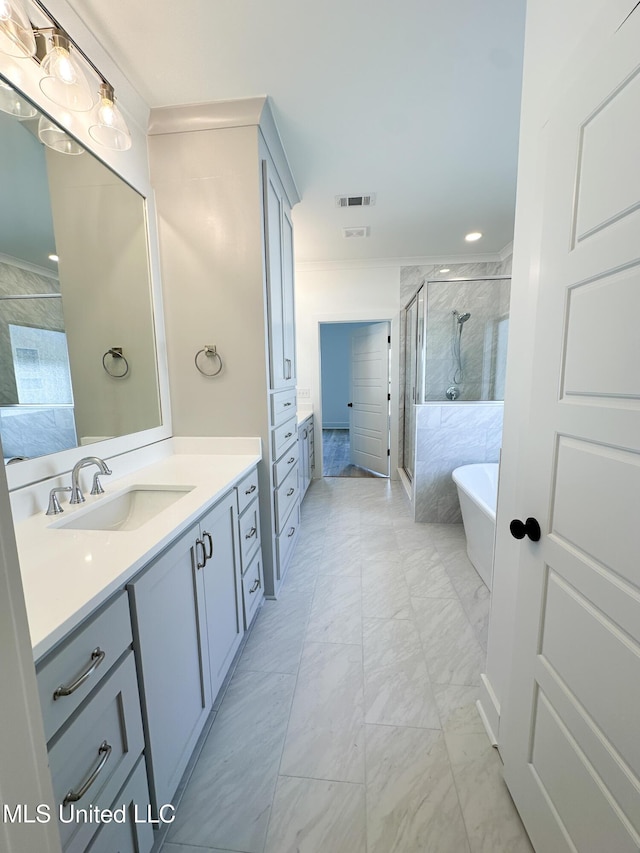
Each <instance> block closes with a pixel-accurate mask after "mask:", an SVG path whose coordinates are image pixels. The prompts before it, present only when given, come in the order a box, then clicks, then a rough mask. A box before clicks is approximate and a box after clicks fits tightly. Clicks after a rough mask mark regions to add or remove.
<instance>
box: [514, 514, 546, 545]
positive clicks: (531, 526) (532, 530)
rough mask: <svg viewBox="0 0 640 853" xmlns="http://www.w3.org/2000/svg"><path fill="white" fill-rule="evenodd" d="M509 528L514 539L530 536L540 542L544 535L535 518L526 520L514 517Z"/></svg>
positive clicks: (532, 539) (533, 540)
mask: <svg viewBox="0 0 640 853" xmlns="http://www.w3.org/2000/svg"><path fill="white" fill-rule="evenodd" d="M509 530H510V531H511V535H512V536H513V538H514V539H524V537H525V536H528V537H529V539H531V541H532V542H539V541H540V536H541V535H542V533H541V530H540V525H539V524H538V522H537V521H536V519H535V518H528V519H527V520H526V521H520V519H519V518H514V519H513V521H512V522H511V524H510V525H509Z"/></svg>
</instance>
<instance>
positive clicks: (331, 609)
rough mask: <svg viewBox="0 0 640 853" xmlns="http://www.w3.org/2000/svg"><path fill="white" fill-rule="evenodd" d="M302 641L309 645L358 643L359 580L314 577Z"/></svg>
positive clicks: (359, 619)
mask: <svg viewBox="0 0 640 853" xmlns="http://www.w3.org/2000/svg"><path fill="white" fill-rule="evenodd" d="M306 639H307V642H310V643H346V644H351V643H362V587H361V581H360V578H358V577H342V576H339V575H318V579H317V581H316V587H315V592H314V596H313V604H312V606H311V615H310V616H309V624H308V625H307V635H306Z"/></svg>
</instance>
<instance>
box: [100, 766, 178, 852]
mask: <svg viewBox="0 0 640 853" xmlns="http://www.w3.org/2000/svg"><path fill="white" fill-rule="evenodd" d="M110 808H111V810H112V811H113V812H114V813H117V815H118V818H120V816H121V815H124V822H123V823H115V822H113V823H108V824H104V825H103V826H101V828H100V829H99V830H98V832H97V833H96V836H95V838H94V839H93V841H92V842H91V844H90V846H89V847H88V848H87V853H149V851H150V850H151V848H152V847H153V842H154V836H153V825H152V824H151V823H148V822H147V821H148V820H149V818H148V814H149V813H148V811H147V810H148V809H149V789H148V786H147V771H146V768H145V763H144V758H142V757H141V758H139V759H138V763H137V765H136V769H135V770H134V771H133V773H132V774H131V776H130V777H129V779H128V780H127V782H126V783H125V786H124V788H123V789H122V790H121V791H120V792H119V794H118V795H117V797H116V799H115V801H114V802H113V803H112V804H111V806H110ZM116 810H117V812H116ZM172 814H173V812H172V811H171V809H167V810H166V815H165V816H166V818H167V819H170V818H171V816H172Z"/></svg>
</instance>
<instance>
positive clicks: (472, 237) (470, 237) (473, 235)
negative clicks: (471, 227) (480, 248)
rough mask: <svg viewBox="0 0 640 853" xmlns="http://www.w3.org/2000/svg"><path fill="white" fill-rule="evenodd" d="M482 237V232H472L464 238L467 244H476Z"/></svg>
mask: <svg viewBox="0 0 640 853" xmlns="http://www.w3.org/2000/svg"><path fill="white" fill-rule="evenodd" d="M481 237H482V232H481V231H472V232H471V233H470V234H467V236H466V237H465V238H464V239H465V240H466V241H467V243H475V241H476V240H479V239H480V238H481Z"/></svg>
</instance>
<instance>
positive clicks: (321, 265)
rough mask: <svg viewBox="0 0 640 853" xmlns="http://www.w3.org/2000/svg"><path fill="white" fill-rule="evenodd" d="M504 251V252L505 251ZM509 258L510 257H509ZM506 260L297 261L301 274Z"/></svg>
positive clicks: (483, 257)
mask: <svg viewBox="0 0 640 853" xmlns="http://www.w3.org/2000/svg"><path fill="white" fill-rule="evenodd" d="M503 251H504V250H503ZM507 257H508V255H507ZM503 260H504V258H503V257H502V255H501V253H495V252H494V253H492V254H484V255H480V254H478V255H425V256H423V257H408V258H362V259H359V260H341V261H297V262H296V270H300V271H301V272H305V271H309V272H314V271H320V270H360V269H382V268H393V267H396V268H398V269H399V268H400V267H428V266H444V265H445V264H452V265H453V264H483V263H500V262H502V261H503Z"/></svg>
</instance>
